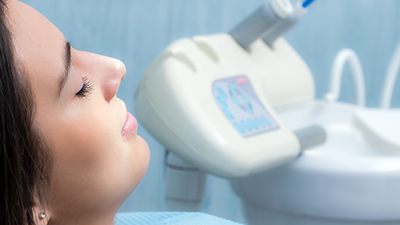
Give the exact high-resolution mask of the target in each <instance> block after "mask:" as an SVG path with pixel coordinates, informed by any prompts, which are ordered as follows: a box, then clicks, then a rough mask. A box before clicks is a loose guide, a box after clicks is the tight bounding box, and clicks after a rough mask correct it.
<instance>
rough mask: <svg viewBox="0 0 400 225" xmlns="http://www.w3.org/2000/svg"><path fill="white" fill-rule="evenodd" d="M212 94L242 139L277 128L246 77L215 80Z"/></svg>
mask: <svg viewBox="0 0 400 225" xmlns="http://www.w3.org/2000/svg"><path fill="white" fill-rule="evenodd" d="M212 92H213V95H214V97H215V100H216V102H217V104H218V106H219V108H220V109H221V111H222V112H223V114H224V115H225V117H226V118H227V119H228V120H229V122H230V123H231V124H232V126H233V127H234V128H235V129H236V130H237V131H238V132H239V133H240V134H241V135H242V136H243V137H249V136H252V135H256V134H261V133H265V132H268V131H271V130H275V129H277V128H278V125H277V123H276V122H275V121H274V120H273V118H272V117H271V115H270V114H269V113H268V112H267V110H266V109H265V108H264V106H263V105H262V103H261V102H260V100H259V98H258V97H257V95H256V93H255V92H254V89H253V87H252V85H251V82H250V80H249V79H248V77H247V76H237V77H230V78H226V79H223V80H217V81H215V82H214V83H213V86H212Z"/></svg>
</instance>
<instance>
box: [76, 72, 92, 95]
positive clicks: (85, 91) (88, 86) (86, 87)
mask: <svg viewBox="0 0 400 225" xmlns="http://www.w3.org/2000/svg"><path fill="white" fill-rule="evenodd" d="M82 81H83V85H82V88H81V90H79V91H78V92H77V93H76V94H75V95H76V96H77V97H79V98H86V97H88V95H89V94H90V93H91V92H92V91H93V81H92V80H90V79H89V78H88V77H83V78H82Z"/></svg>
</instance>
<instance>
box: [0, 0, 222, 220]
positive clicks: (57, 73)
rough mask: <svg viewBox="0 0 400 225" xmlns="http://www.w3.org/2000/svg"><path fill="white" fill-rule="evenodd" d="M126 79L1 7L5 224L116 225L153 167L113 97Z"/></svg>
mask: <svg viewBox="0 0 400 225" xmlns="http://www.w3.org/2000/svg"><path fill="white" fill-rule="evenodd" d="M124 75H125V66H124V64H123V63H122V62H121V61H119V60H116V59H112V58H108V57H104V56H100V55H96V54H92V53H88V52H83V51H78V50H76V49H74V48H72V47H71V45H70V44H69V43H68V41H66V40H65V39H64V37H63V35H62V33H61V32H60V31H59V30H58V29H57V28H56V27H55V26H54V25H53V24H51V23H50V22H49V21H48V20H47V19H46V18H44V17H43V16H42V15H41V14H40V13H38V12H37V11H35V10H34V9H32V8H31V7H29V6H27V5H26V4H24V3H22V2H20V1H17V0H8V1H5V0H0V103H1V104H0V127H1V129H0V145H1V146H0V160H1V161H0V163H1V164H0V175H1V179H2V184H1V189H0V196H1V198H2V201H1V203H0V204H1V205H0V210H1V212H0V213H1V214H0V217H1V218H0V224H2V225H33V224H57V225H58V224H60V225H64V224H73V225H80V224H82V225H83V224H84V225H91V224H96V225H102V224H104V225H106V224H107V225H110V224H113V221H114V217H115V214H116V212H117V209H118V208H119V207H120V205H121V203H122V202H123V201H124V200H125V198H126V197H127V196H128V194H129V193H130V192H131V191H133V190H134V188H135V187H136V185H137V184H138V183H139V181H140V180H141V178H142V177H143V175H144V173H145V171H146V168H147V165H148V160H149V151H148V147H147V144H146V142H145V141H144V140H143V139H142V138H141V137H139V136H138V135H137V122H136V120H135V118H134V117H133V116H132V115H131V114H130V113H129V112H127V109H126V106H125V104H124V102H123V101H121V99H119V98H118V97H117V96H116V93H117V90H118V87H119V85H120V82H121V80H122V79H123V78H124ZM220 222H221V221H220ZM170 224H171V223H170ZM221 224H222V223H221Z"/></svg>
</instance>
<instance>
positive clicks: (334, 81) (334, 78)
mask: <svg viewBox="0 0 400 225" xmlns="http://www.w3.org/2000/svg"><path fill="white" fill-rule="evenodd" d="M346 63H349V65H350V68H351V70H352V72H353V79H354V83H355V88H356V94H357V104H358V105H359V106H365V82H364V74H363V70H362V66H361V63H360V59H359V58H358V56H357V54H356V53H355V52H354V51H353V50H351V49H342V50H340V51H339V53H338V54H337V55H336V58H335V60H334V63H333V66H332V72H331V86H330V91H329V92H328V93H327V94H326V95H325V99H326V100H327V101H330V102H333V101H337V100H338V98H339V94H340V86H341V81H342V76H343V69H344V66H345V65H346Z"/></svg>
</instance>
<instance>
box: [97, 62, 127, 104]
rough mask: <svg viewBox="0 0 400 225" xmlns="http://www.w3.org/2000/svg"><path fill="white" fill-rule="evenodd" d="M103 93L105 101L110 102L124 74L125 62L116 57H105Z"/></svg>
mask: <svg viewBox="0 0 400 225" xmlns="http://www.w3.org/2000/svg"><path fill="white" fill-rule="evenodd" d="M105 61H106V62H105V65H106V68H105V69H104V75H105V76H104V82H103V88H102V90H103V95H104V99H105V100H106V101H107V102H110V101H111V100H112V99H113V98H114V97H115V96H116V94H117V92H118V88H119V86H120V84H121V81H122V79H123V78H124V77H125V74H126V67H125V64H124V63H123V62H122V61H121V60H118V59H114V58H108V57H105Z"/></svg>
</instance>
